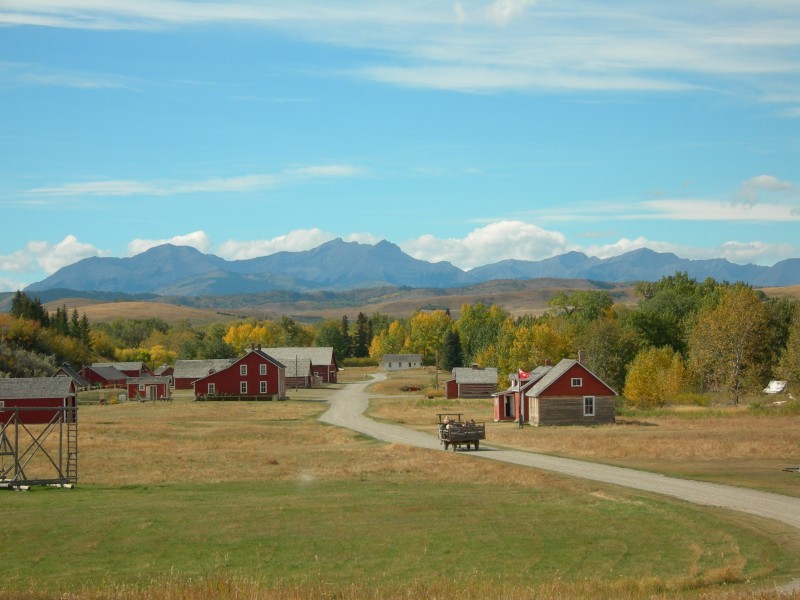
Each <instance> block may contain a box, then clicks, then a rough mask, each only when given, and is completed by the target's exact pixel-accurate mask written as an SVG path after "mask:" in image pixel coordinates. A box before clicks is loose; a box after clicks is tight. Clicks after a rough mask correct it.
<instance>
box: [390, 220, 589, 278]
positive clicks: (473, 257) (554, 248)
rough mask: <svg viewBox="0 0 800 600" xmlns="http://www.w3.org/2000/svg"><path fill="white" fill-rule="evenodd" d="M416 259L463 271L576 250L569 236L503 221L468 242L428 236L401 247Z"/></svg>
mask: <svg viewBox="0 0 800 600" xmlns="http://www.w3.org/2000/svg"><path fill="white" fill-rule="evenodd" d="M400 246H401V248H402V249H403V250H404V251H405V252H406V253H408V254H410V255H411V256H413V257H414V258H418V259H422V260H427V261H431V262H439V261H448V262H451V263H453V264H454V265H456V266H458V267H461V268H462V269H471V268H474V267H477V266H481V265H485V264H490V263H493V262H498V261H500V260H504V259H508V258H514V259H519V260H540V259H543V258H549V257H551V256H556V255H558V254H562V253H564V252H568V251H570V250H572V249H573V246H572V245H571V244H570V243H569V241H568V240H567V238H566V236H565V235H564V234H562V233H559V232H557V231H548V230H545V229H542V228H541V227H537V226H536V225H532V224H530V223H524V222H522V221H500V222H498V223H491V224H489V225H486V226H485V227H480V228H478V229H475V230H474V231H471V232H470V233H469V234H468V235H467V236H466V237H465V238H463V239H456V238H449V239H441V238H437V237H434V236H433V235H424V236H422V237H419V238H417V239H414V240H409V241H407V242H403V243H402V244H400Z"/></svg>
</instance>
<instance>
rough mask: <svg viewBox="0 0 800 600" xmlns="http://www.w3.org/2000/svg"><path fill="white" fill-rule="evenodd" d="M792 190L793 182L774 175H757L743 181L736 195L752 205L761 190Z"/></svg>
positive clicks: (757, 198)
mask: <svg viewBox="0 0 800 600" xmlns="http://www.w3.org/2000/svg"><path fill="white" fill-rule="evenodd" d="M792 190H794V184H792V183H791V182H789V181H781V180H780V179H778V178H777V177H775V176H774V175H758V176H757V177H752V178H750V179H748V180H747V181H743V182H742V184H741V185H740V186H739V191H738V193H737V194H736V197H737V199H739V200H740V201H742V202H744V203H745V204H749V205H753V204H755V203H757V202H758V201H759V200H760V195H761V192H789V191H792Z"/></svg>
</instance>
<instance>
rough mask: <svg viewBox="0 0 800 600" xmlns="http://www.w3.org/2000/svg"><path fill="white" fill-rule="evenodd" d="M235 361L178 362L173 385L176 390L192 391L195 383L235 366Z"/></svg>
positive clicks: (217, 359) (230, 359) (222, 359)
mask: <svg viewBox="0 0 800 600" xmlns="http://www.w3.org/2000/svg"><path fill="white" fill-rule="evenodd" d="M233 361H234V359H232V358H212V359H207V360H179V361H176V362H175V369H174V370H173V372H172V381H173V385H174V386H175V389H176V390H191V389H192V386H193V385H194V382H195V381H197V380H198V379H202V378H203V377H206V376H208V375H211V374H212V373H216V372H217V371H222V370H223V369H227V368H228V367H230V366H231V365H232V364H233Z"/></svg>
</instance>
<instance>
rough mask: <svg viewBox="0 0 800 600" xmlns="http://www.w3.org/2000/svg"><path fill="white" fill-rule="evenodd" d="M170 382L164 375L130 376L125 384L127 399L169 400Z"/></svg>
mask: <svg viewBox="0 0 800 600" xmlns="http://www.w3.org/2000/svg"><path fill="white" fill-rule="evenodd" d="M170 383H172V379H171V378H170V377H169V376H166V377H130V378H129V379H128V381H127V382H125V386H126V387H127V388H128V400H141V401H144V400H150V401H155V400H170V399H171V398H172V396H171V394H170Z"/></svg>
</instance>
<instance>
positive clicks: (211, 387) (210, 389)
mask: <svg viewBox="0 0 800 600" xmlns="http://www.w3.org/2000/svg"><path fill="white" fill-rule="evenodd" d="M208 393H209V395H214V394H216V393H217V384H216V383H209V384H208Z"/></svg>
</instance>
